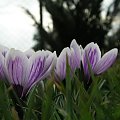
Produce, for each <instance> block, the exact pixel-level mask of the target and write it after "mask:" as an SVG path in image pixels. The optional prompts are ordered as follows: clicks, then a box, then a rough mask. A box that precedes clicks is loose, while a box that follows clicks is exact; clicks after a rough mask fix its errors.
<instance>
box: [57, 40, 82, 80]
mask: <svg viewBox="0 0 120 120" xmlns="http://www.w3.org/2000/svg"><path fill="white" fill-rule="evenodd" d="M66 57H67V58H68V64H69V66H70V68H71V75H72V73H74V71H75V69H76V68H80V62H81V58H82V57H81V49H80V46H79V45H78V44H77V42H76V41H75V40H73V41H72V42H71V45H70V48H69V47H66V48H64V49H63V50H62V52H61V53H60V55H59V57H58V58H57V63H56V67H55V76H56V79H57V80H63V79H65V77H66Z"/></svg>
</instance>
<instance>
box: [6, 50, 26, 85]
mask: <svg viewBox="0 0 120 120" xmlns="http://www.w3.org/2000/svg"><path fill="white" fill-rule="evenodd" d="M27 65H28V58H27V57H26V56H25V55H24V53H22V52H20V51H18V50H14V49H11V50H10V51H9V52H8V53H7V54H6V59H5V69H6V74H7V78H8V81H9V82H10V83H11V84H14V85H20V86H24V82H25V75H26V69H27Z"/></svg>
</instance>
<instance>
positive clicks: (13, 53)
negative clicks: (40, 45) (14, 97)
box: [5, 49, 57, 97]
mask: <svg viewBox="0 0 120 120" xmlns="http://www.w3.org/2000/svg"><path fill="white" fill-rule="evenodd" d="M28 53H29V52H28ZM28 55H29V56H28ZM56 59H57V58H56V53H55V52H54V53H51V52H49V51H37V52H34V53H33V54H32V55H31V54H27V55H26V53H23V52H21V51H19V50H14V49H11V50H9V52H7V54H6V59H5V73H6V76H7V79H8V81H9V83H10V84H12V85H13V87H14V88H15V90H16V92H17V94H18V96H19V97H22V96H24V95H26V94H27V93H28V92H29V90H30V89H31V88H32V87H33V86H34V85H35V84H37V83H38V82H39V81H41V80H43V79H45V78H46V77H47V76H48V75H49V74H50V72H51V70H52V69H53V66H54V64H55V61H56Z"/></svg>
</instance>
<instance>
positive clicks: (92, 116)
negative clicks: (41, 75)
mask: <svg viewBox="0 0 120 120" xmlns="http://www.w3.org/2000/svg"><path fill="white" fill-rule="evenodd" d="M89 67H90V66H89ZM89 69H90V68H89ZM90 71H91V69H90ZM119 73H120V60H117V62H116V64H115V65H114V66H113V67H112V68H110V69H109V70H108V71H107V72H106V73H104V74H103V75H101V76H93V75H92V84H91V85H90V86H89V87H88V89H86V88H85V87H84V82H83V76H82V75H81V74H80V73H79V70H76V72H75V74H74V75H73V76H71V70H70V67H69V66H68V65H67V75H66V80H64V81H59V82H58V81H54V78H53V77H52V78H50V79H46V80H45V81H44V83H43V82H41V83H40V84H38V85H37V86H35V87H34V88H33V89H32V90H31V91H30V93H29V94H28V96H26V98H24V99H23V98H22V99H21V98H17V99H18V101H17V100H15V99H13V98H14V97H11V94H8V93H9V92H10V91H11V89H10V88H8V86H6V85H5V84H4V82H2V81H0V119H1V120H20V119H23V120H119V119H120V87H119V86H120V74H119ZM91 74H92V71H91ZM13 95H15V94H13ZM17 106H20V107H19V108H21V109H22V111H23V116H20V115H21V114H19V113H20V111H21V109H18V108H17Z"/></svg>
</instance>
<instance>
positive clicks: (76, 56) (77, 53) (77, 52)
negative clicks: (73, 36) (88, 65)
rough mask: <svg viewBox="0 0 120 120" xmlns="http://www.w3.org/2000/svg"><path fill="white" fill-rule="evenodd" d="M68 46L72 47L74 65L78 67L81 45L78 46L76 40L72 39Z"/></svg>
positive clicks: (80, 57)
mask: <svg viewBox="0 0 120 120" xmlns="http://www.w3.org/2000/svg"><path fill="white" fill-rule="evenodd" d="M70 48H73V49H74V60H75V64H76V65H75V66H76V67H77V68H80V63H81V60H82V49H81V46H79V45H78V44H77V42H76V40H72V42H71V44H70Z"/></svg>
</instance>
